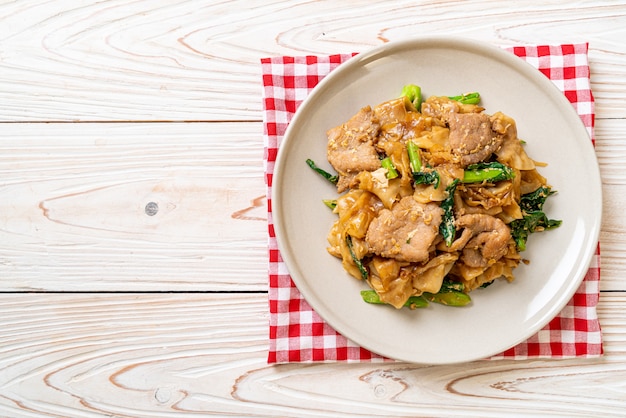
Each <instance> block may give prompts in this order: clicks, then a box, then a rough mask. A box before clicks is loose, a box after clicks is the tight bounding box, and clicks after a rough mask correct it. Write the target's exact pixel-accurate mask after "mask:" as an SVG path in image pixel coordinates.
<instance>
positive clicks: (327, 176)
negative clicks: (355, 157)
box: [306, 158, 339, 184]
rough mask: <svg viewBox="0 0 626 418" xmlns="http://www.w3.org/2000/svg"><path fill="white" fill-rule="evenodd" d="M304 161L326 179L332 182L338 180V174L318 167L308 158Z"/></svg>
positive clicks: (335, 182) (334, 182)
mask: <svg viewBox="0 0 626 418" xmlns="http://www.w3.org/2000/svg"><path fill="white" fill-rule="evenodd" d="M306 163H307V164H308V165H309V167H311V168H312V169H313V170H315V171H316V172H317V173H318V174H320V175H321V176H322V177H324V178H325V179H326V180H328V181H330V182H331V183H332V184H337V182H338V181H339V176H338V175H333V174H330V173H329V172H327V171H325V170H323V169H321V168H319V167H318V166H316V165H315V162H314V161H313V160H311V159H310V158H309V159H307V160H306Z"/></svg>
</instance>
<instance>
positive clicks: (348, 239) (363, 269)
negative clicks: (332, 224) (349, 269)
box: [346, 235, 369, 280]
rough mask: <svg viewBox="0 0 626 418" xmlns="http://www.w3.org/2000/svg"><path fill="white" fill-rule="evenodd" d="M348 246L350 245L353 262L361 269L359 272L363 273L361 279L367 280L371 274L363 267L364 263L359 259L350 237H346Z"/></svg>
mask: <svg viewBox="0 0 626 418" xmlns="http://www.w3.org/2000/svg"><path fill="white" fill-rule="evenodd" d="M346 244H348V250H349V251H350V256H351V257H352V261H354V264H355V265H356V267H357V268H358V269H359V272H360V273H361V277H362V278H363V280H367V279H368V277H369V273H368V272H367V269H366V268H365V266H364V265H363V262H362V261H361V260H359V258H358V257H357V256H356V254H355V253H354V246H353V245H352V237H351V236H350V235H346Z"/></svg>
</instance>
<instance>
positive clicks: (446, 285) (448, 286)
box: [438, 278, 465, 293]
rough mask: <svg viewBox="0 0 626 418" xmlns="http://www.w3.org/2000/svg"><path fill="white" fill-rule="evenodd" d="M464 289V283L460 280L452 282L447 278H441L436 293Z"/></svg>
mask: <svg viewBox="0 0 626 418" xmlns="http://www.w3.org/2000/svg"><path fill="white" fill-rule="evenodd" d="M464 289H465V285H464V284H463V283H461V282H453V281H452V280H449V279H447V278H445V279H443V282H442V283H441V288H440V289H439V292H438V293H442V292H462V291H463V290H464Z"/></svg>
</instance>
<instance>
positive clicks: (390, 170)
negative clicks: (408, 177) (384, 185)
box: [380, 157, 398, 180]
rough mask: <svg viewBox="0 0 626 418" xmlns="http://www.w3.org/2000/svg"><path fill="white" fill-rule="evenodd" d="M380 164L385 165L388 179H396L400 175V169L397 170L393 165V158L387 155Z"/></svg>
mask: <svg viewBox="0 0 626 418" xmlns="http://www.w3.org/2000/svg"><path fill="white" fill-rule="evenodd" d="M380 164H381V165H382V166H383V168H384V169H386V170H387V178H388V179H390V180H391V179H395V178H396V177H398V171H397V170H396V167H395V166H394V165H393V162H392V161H391V158H389V157H385V158H383V159H382V160H381V161H380Z"/></svg>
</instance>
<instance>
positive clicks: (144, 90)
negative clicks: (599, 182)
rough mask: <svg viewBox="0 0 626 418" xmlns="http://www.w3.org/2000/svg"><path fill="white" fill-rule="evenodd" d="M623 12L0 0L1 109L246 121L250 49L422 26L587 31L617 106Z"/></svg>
mask: <svg viewBox="0 0 626 418" xmlns="http://www.w3.org/2000/svg"><path fill="white" fill-rule="evenodd" d="M625 19H626V5H624V4H623V2H615V1H606V2H593V3H591V2H577V3H576V4H575V5H573V4H571V2H563V1H553V2H545V1H538V0H534V1H526V2H523V3H519V2H499V3H497V4H494V3H493V2H490V1H486V0H483V1H472V2H463V3H459V2H454V1H451V2H442V1H435V0H433V1H420V2H413V1H398V2H395V3H394V4H393V5H392V6H390V5H389V3H386V2H368V1H349V2H310V1H272V2H264V1H255V2H249V1H241V0H240V1H231V2H214V1H210V0H187V1H176V2H153V1H133V2H124V1H95V0H92V1H81V2H79V3H76V2H70V3H68V2H63V1H60V0H41V1H32V2H4V3H3V4H0V27H2V28H3V31H2V34H0V44H1V45H2V46H1V48H0V121H107V120H117V121H126V120H150V121H155V120H157V121H158V120H167V121H173V120H175V121H188V120H203V121H215V120H218V121H223V120H231V121H233V120H238V121H243V120H255V121H258V120H260V118H261V117H260V110H261V102H260V99H259V91H260V80H259V75H260V68H259V59H260V58H261V57H265V56H272V55H281V54H283V55H284V54H286V55H303V54H329V53H340V52H360V51H364V50H366V49H368V48H371V47H373V46H376V45H380V44H382V43H384V42H388V41H391V40H397V39H402V38H405V37H407V36H416V35H424V34H429V35H436V34H445V35H456V36H462V37H471V38H475V39H480V40H484V41H489V42H491V43H493V44H497V45H503V46H510V45H515V44H536V43H542V44H545V43H562V42H589V43H590V47H591V50H590V58H591V61H592V72H593V89H594V92H595V94H596V98H597V99H598V109H597V112H598V117H600V118H614V117H624V116H625V115H626V104H625V103H624V101H623V100H622V98H623V97H624V96H625V93H626V82H625V81H624V80H625V79H626V77H625V76H626V70H625V69H624V66H623V65H622V64H623V62H624V54H625V52H626V45H625V44H624V43H623V42H621V39H622V38H623V34H624V21H625ZM225 85H227V86H228V90H227V91H225V90H224V89H223V88H222V86H225Z"/></svg>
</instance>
